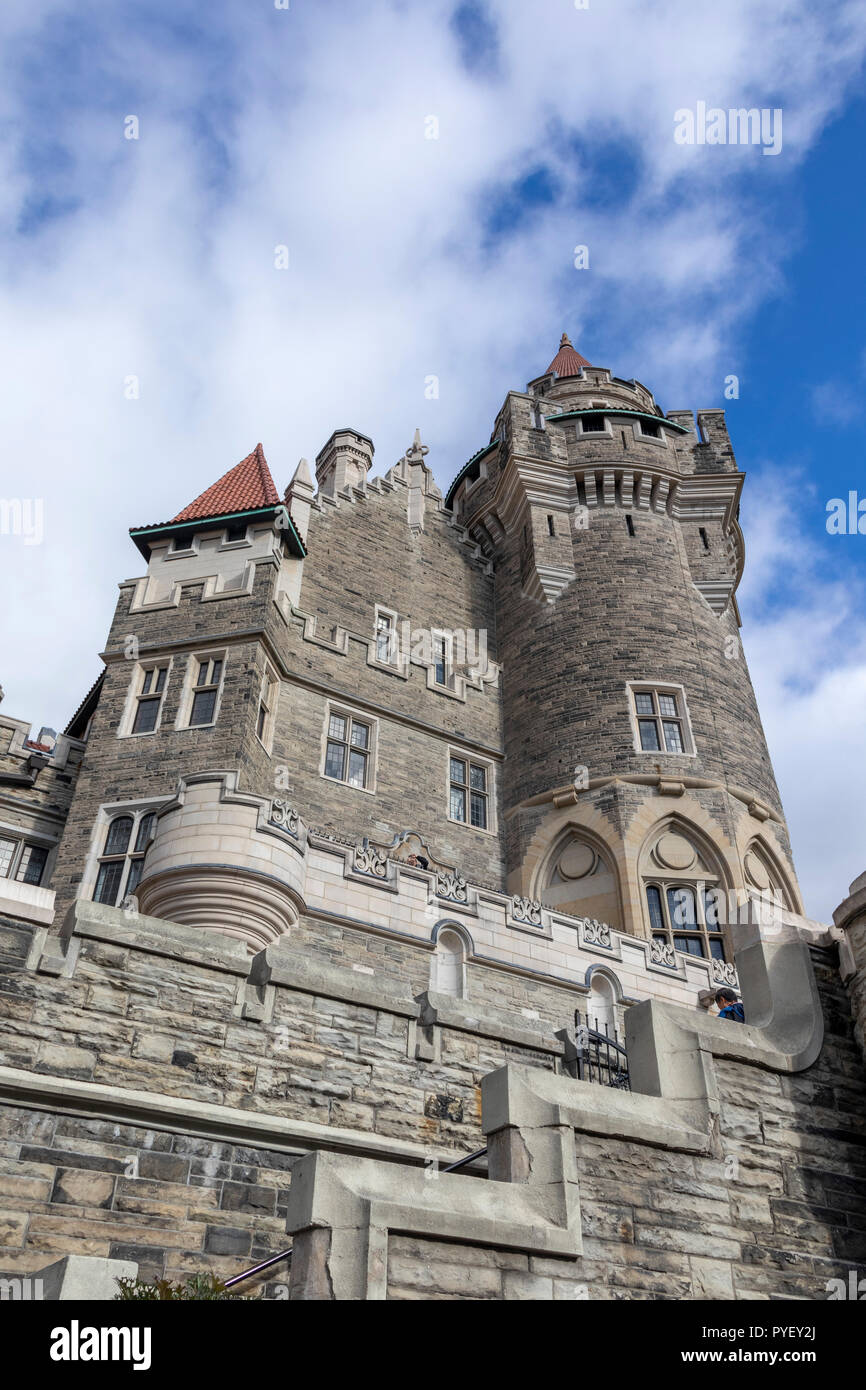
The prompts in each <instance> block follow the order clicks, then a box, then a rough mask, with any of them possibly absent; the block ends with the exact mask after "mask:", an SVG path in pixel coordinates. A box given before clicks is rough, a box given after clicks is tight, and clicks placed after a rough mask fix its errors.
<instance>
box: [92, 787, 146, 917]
mask: <svg viewBox="0 0 866 1390" xmlns="http://www.w3.org/2000/svg"><path fill="white" fill-rule="evenodd" d="M155 824H156V813H155V812H154V811H151V810H142V811H134V812H125V813H124V814H123V815H119V816H114V817H112V819H111V820H110V821H109V822H108V826H107V828H106V830H105V836H104V839H103V842H102V853H101V854H100V856H99V867H98V869H97V873H96V884H95V886H94V890H93V901H94V902H96V903H105V904H107V906H109V907H116V906H117V904H118V902H120V901H122V899H123V898H127V897H129V896H131V895H132V894H134V893H135V891H136V889H137V887H138V884H139V880H140V878H141V871H142V869H143V867H144V856H145V854H146V853H147V847H148V845H149V844H150V841H151V839H152V838H153V828H154V825H155Z"/></svg>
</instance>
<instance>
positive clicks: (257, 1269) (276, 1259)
mask: <svg viewBox="0 0 866 1390" xmlns="http://www.w3.org/2000/svg"><path fill="white" fill-rule="evenodd" d="M486 1153H487V1149H486V1148H484V1149H478V1150H477V1151H476V1152H475V1153H474V1154H467V1155H466V1157H465V1158H458V1160H457V1162H456V1163H449V1165H448V1167H447V1168H443V1169H442V1172H443V1173H456V1172H457V1169H458V1168H465V1167H466V1165H467V1164H468V1163H474V1161H475V1159H476V1158H483V1157H484V1155H485V1154H486ZM293 1248H294V1247H293V1246H291V1245H290V1246H289V1248H288V1250H282V1251H281V1252H280V1254H279V1255H272V1256H271V1258H270V1259H269V1260H262V1262H261V1264H258V1265H253V1267H252V1269H245V1270H244V1272H243V1274H236V1275H235V1276H234V1278H232V1279H227V1280H226V1282H225V1287H226V1288H227V1289H231V1288H234V1286H235V1284H242V1283H243V1281H244V1280H245V1279H252V1277H253V1275H254V1274H261V1272H262V1270H264V1269H270V1268H271V1266H272V1265H278V1264H281V1263H282V1262H283V1260H290V1259H291V1258H292V1250H293Z"/></svg>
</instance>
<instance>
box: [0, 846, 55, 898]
mask: <svg viewBox="0 0 866 1390" xmlns="http://www.w3.org/2000/svg"><path fill="white" fill-rule="evenodd" d="M47 862H48V847H47V846H46V845H37V844H32V843H31V842H30V841H29V840H20V839H17V838H14V837H11V836H8V835H0V878H11V879H14V880H15V882H16V883H30V884H32V885H33V887H34V888H38V886H39V884H40V883H41V882H42V878H43V875H44V873H45V865H46V864H47Z"/></svg>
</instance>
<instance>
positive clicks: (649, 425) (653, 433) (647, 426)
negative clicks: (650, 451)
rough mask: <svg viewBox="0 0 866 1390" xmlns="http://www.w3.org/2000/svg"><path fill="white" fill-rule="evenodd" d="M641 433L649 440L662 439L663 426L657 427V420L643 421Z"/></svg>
mask: <svg viewBox="0 0 866 1390" xmlns="http://www.w3.org/2000/svg"><path fill="white" fill-rule="evenodd" d="M640 432H641V434H645V435H646V436H647V437H648V438H649V439H661V437H662V430H661V425H657V424H656V422H655V420H641V422H640Z"/></svg>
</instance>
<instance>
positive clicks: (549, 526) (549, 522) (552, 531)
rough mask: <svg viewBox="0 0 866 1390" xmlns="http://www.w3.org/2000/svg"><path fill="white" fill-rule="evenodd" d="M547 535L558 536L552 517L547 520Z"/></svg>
mask: <svg viewBox="0 0 866 1390" xmlns="http://www.w3.org/2000/svg"><path fill="white" fill-rule="evenodd" d="M547 533H548V535H550V536H555V535H556V531H555V529H554V526H553V517H552V516H548V518H547Z"/></svg>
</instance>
